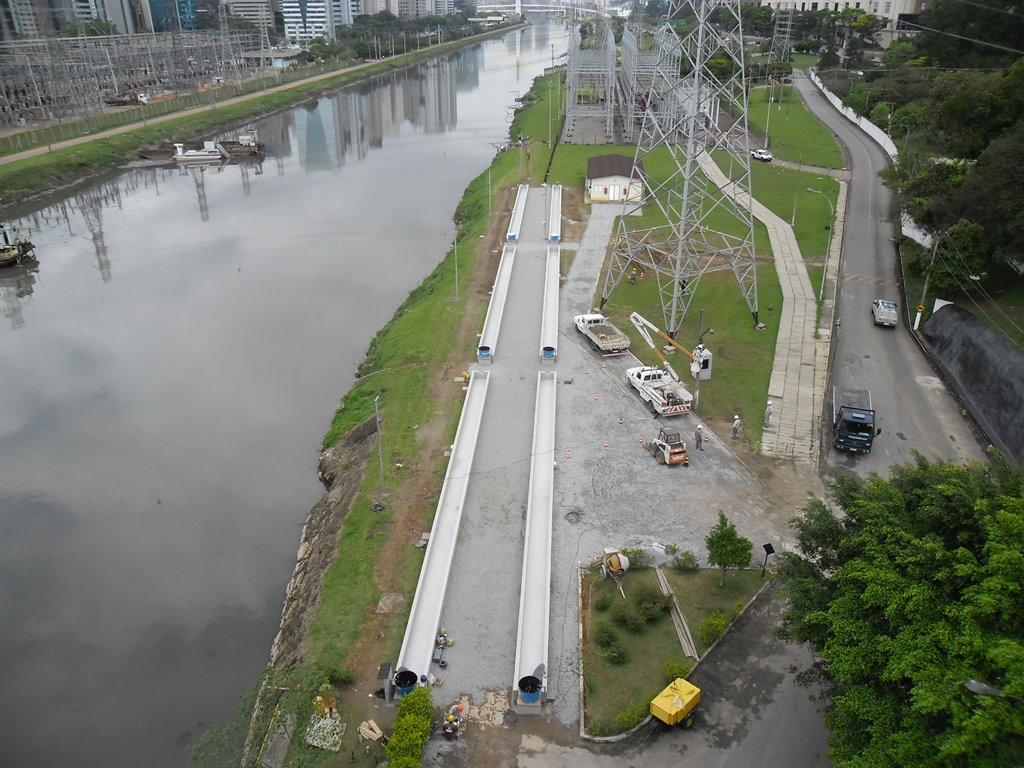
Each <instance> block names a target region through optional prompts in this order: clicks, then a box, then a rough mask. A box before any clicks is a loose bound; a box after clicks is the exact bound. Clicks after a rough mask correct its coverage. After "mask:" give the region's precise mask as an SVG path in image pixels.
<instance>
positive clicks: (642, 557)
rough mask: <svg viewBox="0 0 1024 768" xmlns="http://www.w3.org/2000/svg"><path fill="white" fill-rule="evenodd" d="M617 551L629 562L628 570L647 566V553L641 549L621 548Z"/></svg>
mask: <svg viewBox="0 0 1024 768" xmlns="http://www.w3.org/2000/svg"><path fill="white" fill-rule="evenodd" d="M619 551H620V552H622V554H624V555H625V556H626V559H627V560H629V566H630V568H639V567H640V566H642V565H647V552H645V551H644V548H643V547H623V548H622V549H621V550H619Z"/></svg>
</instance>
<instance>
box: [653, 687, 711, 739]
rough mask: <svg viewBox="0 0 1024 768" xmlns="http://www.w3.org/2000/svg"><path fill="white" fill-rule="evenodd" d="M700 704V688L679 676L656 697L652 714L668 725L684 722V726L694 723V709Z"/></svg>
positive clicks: (687, 726)
mask: <svg viewBox="0 0 1024 768" xmlns="http://www.w3.org/2000/svg"><path fill="white" fill-rule="evenodd" d="M698 704H700V688H698V687H697V686H695V685H693V684H692V683H689V682H687V681H686V680H684V679H683V678H681V677H677V678H676V679H675V680H673V681H672V682H671V683H669V685H668V687H667V688H666V689H665V690H663V691H662V692H661V693H659V694H658V695H657V696H655V697H654V700H653V701H652V702H651V714H652V715H654V716H655V717H656V718H658V719H659V720H661V722H663V723H666V724H667V725H676V724H677V723H682V724H683V727H684V728H689V727H690V726H691V725H693V710H695V709H696V708H697V705H698Z"/></svg>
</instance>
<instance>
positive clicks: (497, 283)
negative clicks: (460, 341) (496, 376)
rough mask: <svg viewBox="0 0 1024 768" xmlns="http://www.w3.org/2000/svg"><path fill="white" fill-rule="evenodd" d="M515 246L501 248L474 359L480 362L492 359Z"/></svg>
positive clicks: (510, 277)
mask: <svg viewBox="0 0 1024 768" xmlns="http://www.w3.org/2000/svg"><path fill="white" fill-rule="evenodd" d="M515 260H516V247H515V246H514V245H506V246H505V247H504V248H502V250H501V261H500V262H498V272H497V274H496V275H495V277H494V288H493V289H492V290H491V301H490V303H489V304H488V305H487V316H486V317H485V318H484V329H483V332H482V333H481V334H480V343H479V345H478V346H477V351H476V359H477V361H478V362H481V363H489V362H491V360H493V359H494V355H495V351H496V349H497V345H498V334H499V333H500V332H501V318H502V316H503V315H504V313H505V300H506V299H507V298H508V286H509V283H510V282H511V281H512V268H513V267H514V266H515Z"/></svg>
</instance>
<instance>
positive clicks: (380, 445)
mask: <svg viewBox="0 0 1024 768" xmlns="http://www.w3.org/2000/svg"><path fill="white" fill-rule="evenodd" d="M378 400H380V395H377V396H375V397H374V398H373V417H374V419H375V421H376V423H377V461H378V462H379V463H380V499H381V501H384V498H385V497H386V496H387V495H388V492H387V490H385V488H384V443H383V440H382V439H381V438H382V435H381V431H380V410H379V409H378V407H377V401H378Z"/></svg>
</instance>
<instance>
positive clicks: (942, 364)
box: [922, 304, 1024, 463]
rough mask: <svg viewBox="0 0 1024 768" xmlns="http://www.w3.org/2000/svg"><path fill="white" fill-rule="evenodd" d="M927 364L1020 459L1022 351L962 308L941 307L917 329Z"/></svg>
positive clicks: (1023, 437)
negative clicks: (930, 362) (930, 363)
mask: <svg viewBox="0 0 1024 768" xmlns="http://www.w3.org/2000/svg"><path fill="white" fill-rule="evenodd" d="M922 333H923V336H924V339H925V342H926V343H927V344H928V348H929V351H930V352H931V357H932V360H933V361H934V362H935V364H936V365H937V366H938V367H939V369H940V370H941V371H942V374H943V376H944V377H945V378H946V381H947V383H948V384H949V386H950V387H952V388H953V389H954V390H955V391H956V393H957V395H958V396H959V398H960V400H961V402H963V403H964V404H966V406H967V407H968V408H969V409H970V411H971V415H972V416H973V417H974V418H975V419H976V420H977V422H978V424H979V425H980V426H981V428H982V429H983V430H984V432H985V433H986V434H987V435H988V437H989V439H990V440H991V441H992V443H993V445H995V447H996V448H998V449H999V450H1000V451H1002V453H1003V454H1004V455H1005V456H1006V457H1007V458H1008V459H1010V461H1012V462H1014V463H1019V462H1020V460H1021V457H1022V456H1024V353H1021V351H1020V350H1018V349H1017V348H1015V347H1013V346H1011V345H1010V343H1009V342H1008V341H1007V340H1006V339H1005V338H1004V337H1003V336H1002V335H1001V334H1000V333H999V332H998V331H996V330H993V329H992V328H990V327H989V326H987V325H986V324H985V323H983V322H982V321H981V320H979V319H978V318H976V317H975V316H974V315H972V314H971V313H970V312H968V311H967V310H966V309H963V308H962V307H957V306H954V305H951V304H947V305H945V306H943V307H941V308H940V309H939V310H938V311H936V312H935V314H933V315H932V316H931V317H930V318H928V322H927V323H925V325H924V328H923V330H922Z"/></svg>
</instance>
